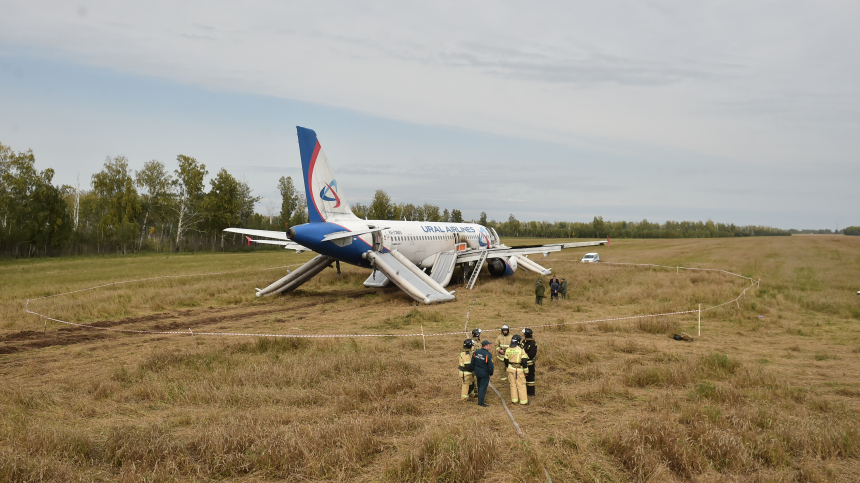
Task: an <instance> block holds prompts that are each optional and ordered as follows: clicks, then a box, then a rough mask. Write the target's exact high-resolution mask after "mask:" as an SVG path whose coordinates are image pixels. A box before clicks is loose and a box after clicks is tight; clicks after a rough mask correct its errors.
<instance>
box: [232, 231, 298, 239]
mask: <svg viewBox="0 0 860 483" xmlns="http://www.w3.org/2000/svg"><path fill="white" fill-rule="evenodd" d="M224 231H226V232H230V233H240V234H242V235H251V236H262V237H265V238H274V239H275V240H289V238H287V233H286V232H283V231H271V230H252V229H251V228H225V229H224Z"/></svg>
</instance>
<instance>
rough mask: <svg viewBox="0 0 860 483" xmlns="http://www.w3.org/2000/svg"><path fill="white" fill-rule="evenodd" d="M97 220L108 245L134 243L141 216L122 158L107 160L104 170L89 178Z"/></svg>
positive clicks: (125, 160) (124, 247) (134, 191)
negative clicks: (97, 215)
mask: <svg viewBox="0 0 860 483" xmlns="http://www.w3.org/2000/svg"><path fill="white" fill-rule="evenodd" d="M92 185H93V194H95V196H96V200H97V206H96V209H97V210H98V212H99V214H100V215H101V216H100V218H101V219H100V220H99V228H100V230H101V233H102V234H103V236H104V237H105V238H106V239H108V240H109V241H111V242H113V243H116V244H117V245H119V246H120V247H122V253H125V252H126V246H127V245H128V244H130V243H134V240H135V238H136V235H137V229H138V221H139V218H140V214H141V206H140V199H139V198H138V196H137V190H136V189H135V188H134V180H133V179H132V177H131V174H130V173H129V169H128V159H127V158H126V157H125V156H116V157H114V158H110V157H108V158H107V159H105V162H104V169H102V171H100V172H98V173H96V174H94V175H93V177H92Z"/></svg>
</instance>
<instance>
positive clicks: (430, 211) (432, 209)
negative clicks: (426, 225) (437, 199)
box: [419, 203, 442, 221]
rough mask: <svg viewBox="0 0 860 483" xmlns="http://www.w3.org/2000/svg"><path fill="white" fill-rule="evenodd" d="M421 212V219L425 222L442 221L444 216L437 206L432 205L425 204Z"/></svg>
mask: <svg viewBox="0 0 860 483" xmlns="http://www.w3.org/2000/svg"><path fill="white" fill-rule="evenodd" d="M419 211H421V219H422V220H424V221H441V220H442V215H441V214H440V213H439V207H438V206H436V205H431V204H430V203H424V205H423V206H422V207H421V208H420V210H419Z"/></svg>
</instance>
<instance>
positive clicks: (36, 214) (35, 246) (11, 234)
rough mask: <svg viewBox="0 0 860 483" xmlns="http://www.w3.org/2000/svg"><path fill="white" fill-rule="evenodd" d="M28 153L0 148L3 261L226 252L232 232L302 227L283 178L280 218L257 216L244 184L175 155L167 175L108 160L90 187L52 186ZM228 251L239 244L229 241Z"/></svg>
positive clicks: (295, 198) (154, 165) (154, 167)
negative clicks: (230, 229)
mask: <svg viewBox="0 0 860 483" xmlns="http://www.w3.org/2000/svg"><path fill="white" fill-rule="evenodd" d="M35 162H36V160H35V157H34V156H33V152H32V151H27V152H17V153H16V152H14V151H13V150H12V149H11V148H10V147H8V146H4V145H3V144H0V254H2V255H3V256H7V257H13V258H20V257H31V256H54V255H76V254H90V253H129V252H139V251H142V250H148V251H158V252H168V251H188V250H192V251H194V250H215V249H224V248H225V237H224V234H223V231H222V230H223V229H224V228H227V227H231V226H241V227H250V228H259V229H264V230H279V229H280V230H283V227H282V223H281V220H288V221H287V223H288V224H301V223H305V222H306V221H307V214H306V210H305V201H304V195H302V194H301V193H299V192H298V191H297V190H296V189H295V186H294V184H293V182H292V179H291V178H289V177H286V178H285V177H281V179H280V180H279V182H278V183H279V188H280V190H281V195H282V198H283V200H284V203H283V205H282V207H281V210H280V212H279V213H277V214H275V213H269V214H268V215H262V214H259V213H256V212H255V209H254V208H255V204H256V203H257V202H258V201H259V200H260V198H259V197H256V196H254V195H253V194H252V191H251V188H250V187H249V186H248V184H247V183H246V182H244V181H241V180H238V179H236V178H235V177H234V176H233V175H231V174H230V173H228V172H227V170H225V169H222V170H220V171H219V172H218V173H217V174H215V176H214V177H213V178H212V179H211V180H210V181H209V186H208V190H207V186H206V183H205V179H206V176H207V175H208V174H209V171H208V170H207V169H206V165H205V164H203V163H201V162H199V161H198V160H197V159H195V158H193V157H191V156H186V155H182V154H180V155H178V156H177V157H176V165H175V167H174V169H173V170H172V171H171V170H170V169H169V168H168V167H167V166H166V165H165V164H164V163H162V162H161V161H157V160H152V161H147V162H146V163H144V165H143V168H142V169H141V170H139V171H132V169H131V168H130V167H129V162H128V159H127V158H126V157H125V156H115V157H108V158H107V159H105V161H104V165H103V169H102V170H101V171H99V172H98V173H96V174H93V175H92V177H91V179H90V183H89V185H90V188H89V189H81V187H80V182H78V184H77V186H69V185H63V186H55V185H54V184H53V183H52V180H53V177H54V170H53V169H50V168H49V169H45V170H43V171H39V170H37V169H36V167H35ZM229 241H230V244H231V245H236V244H238V243H241V241H242V240H238V242H237V241H236V240H235V239H234V237H232V236H231V237H230V238H229Z"/></svg>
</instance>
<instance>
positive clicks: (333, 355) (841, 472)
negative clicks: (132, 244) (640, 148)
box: [0, 235, 860, 482]
mask: <svg viewBox="0 0 860 483" xmlns="http://www.w3.org/2000/svg"><path fill="white" fill-rule="evenodd" d="M533 241H534V240H533ZM533 241H530V240H507V242H508V243H509V244H514V243H516V244H528V243H531V242H533ZM539 242H546V240H539ZM598 251H599V252H600V257H601V260H603V261H606V262H632V263H654V264H661V265H667V266H672V267H674V266H682V267H707V268H720V269H725V270H729V271H732V272H735V273H739V274H742V275H745V276H749V277H753V278H755V279H761V285H760V286H759V287H757V288H754V289H751V290H749V291H748V292H747V293H746V294H745V295H744V296H743V297H742V298H741V299H740V300H739V303H738V304H730V305H726V306H724V307H721V308H719V309H716V310H709V311H705V312H704V313H703V315H702V336H701V337H696V339H695V341H693V342H681V341H675V340H672V339H671V338H670V337H669V335H670V334H672V333H675V332H678V331H685V332H687V333H690V334H692V335H694V336H695V335H696V314H685V315H681V316H668V317H656V318H642V319H633V320H623V321H604V322H590V323H583V324H579V323H577V322H583V321H593V320H598V319H606V318H612V317H624V316H631V315H645V314H654V313H665V312H674V311H686V310H694V309H696V308H697V307H698V305H699V304H702V307H703V308H707V307H710V306H714V305H718V304H721V303H723V302H726V301H728V300H732V299H734V298H735V297H737V296H738V294H740V293H741V291H743V289H744V288H746V287H747V286H748V285H749V282H748V281H747V280H744V279H739V278H736V277H731V276H728V275H725V274H720V273H715V272H698V271H684V270H678V271H676V270H674V269H659V268H641V267H639V268H637V267H627V266H617V265H611V264H581V263H578V259H579V257H581V256H582V254H583V253H584V252H585V250H566V251H564V252H562V253H556V254H553V255H551V256H550V257H548V258H545V259H539V260H538V262H539V263H542V264H543V265H544V266H548V267H553V269H554V273H557V274H558V275H559V276H564V277H566V278H567V279H568V281H569V282H570V295H569V298H570V300H568V301H565V302H562V303H557V304H549V303H548V302H547V303H546V304H545V305H544V306H542V307H540V306H536V305H535V304H534V296H533V285H534V281H535V277H534V276H532V275H530V274H527V273H523V272H518V273H517V274H516V275H515V276H513V277H509V278H505V279H492V278H490V277H489V276H482V278H481V279H480V280H479V281H478V284H477V285H476V288H475V289H474V290H472V291H466V290H461V289H462V287H459V286H452V287H451V288H452V289H457V290H459V291H458V293H457V299H456V300H455V301H454V302H451V303H447V304H443V305H435V306H416V305H413V304H412V303H411V299H409V298H408V297H407V296H406V295H404V294H402V293H401V292H400V291H399V290H397V289H386V290H381V291H380V290H373V289H366V288H364V287H363V286H362V285H361V282H362V281H363V280H364V279H365V278H366V277H367V275H368V272H367V271H365V270H359V269H357V268H354V267H346V266H345V267H344V276H343V278H342V279H340V280H338V278H337V277H336V275H335V271H334V270H326V271H324V272H323V273H322V274H320V275H319V276H317V277H316V278H315V279H313V280H312V281H311V282H309V283H307V284H305V285H304V286H303V287H302V288H301V290H299V291H297V292H295V293H293V294H290V295H287V296H282V297H265V298H256V297H254V290H253V289H254V287H263V286H265V285H267V284H269V283H270V282H272V281H273V280H275V279H277V278H280V277H281V276H282V275H283V274H284V273H285V270H286V269H285V268H279V269H275V270H266V269H268V268H272V267H284V266H290V265H294V264H299V263H302V262H304V261H306V260H308V259H310V258H311V255H310V254H302V255H296V254H291V253H281V252H275V251H264V252H255V253H234V254H194V255H191V254H188V255H185V254H183V255H170V256H165V255H158V256H155V255H142V256H125V257H101V258H89V257H87V258H84V257H82V258H73V259H61V260H45V259H40V260H24V261H3V262H0V310H2V312H0V313H2V314H3V316H2V320H0V378H2V379H0V380H2V382H3V384H2V386H0V481H70V480H71V481H74V480H82V481H92V480H104V481H116V480H119V481H175V480H182V481H185V480H210V479H229V480H234V479H240V480H241V479H254V480H280V479H291V480H296V481H403V482H407V481H485V482H508V481H516V482H519V481H544V479H545V478H544V468H545V469H546V471H547V472H548V473H549V475H550V476H551V477H552V479H553V481H555V482H561V481H631V480H632V481H690V480H692V481H811V482H814V481H846V482H848V481H860V418H858V412H860V364H858V363H860V297H858V296H857V295H855V293H856V292H857V290H860V237H844V236H824V235H818V236H792V237H773V238H746V239H702V240H689V239H685V240H618V241H613V242H612V245H611V246H610V247H601V248H600V249H599V250H598ZM189 274H197V275H194V276H185V275H189ZM204 274H205V275H204ZM176 275H182V276H181V277H175V278H167V277H168V276H176ZM485 275H486V274H485ZM150 277H162V278H158V279H150V280H147V281H140V282H132V283H118V284H113V282H122V281H128V280H135V279H142V278H150ZM102 284H110V285H108V286H105V287H102V288H98V289H95V290H89V291H83V292H78V293H74V294H69V295H63V296H58V297H52V298H45V299H40V300H35V301H32V302H30V309H31V310H34V311H36V312H39V313H42V314H46V315H49V316H51V317H54V318H57V319H62V320H68V321H75V322H80V323H87V324H93V325H96V326H99V327H105V328H113V329H143V330H155V331H189V330H190V331H193V332H195V333H200V332H231V333H242V332H251V333H257V334H295V335H308V334H412V333H420V332H421V331H422V330H423V331H424V333H427V334H430V333H441V332H456V331H462V330H463V328H464V326H465V324H466V314H467V312H469V311H470V308H471V311H470V312H469V324H468V327H469V329H471V328H473V327H480V328H482V329H485V330H488V329H492V330H494V331H496V330H498V328H499V327H500V326H501V325H502V324H505V323H507V324H509V325H511V326H513V327H523V326H531V327H536V326H540V325H547V324H565V325H555V326H553V327H547V328H536V329H535V338H536V339H537V341H538V344H539V355H538V362H537V363H538V379H537V396H536V397H535V398H533V399H532V405H531V406H528V407H512V408H511V410H512V412H513V414H514V416H515V417H516V419H517V422H518V423H519V425H520V426H521V427H522V429H523V431H524V433H525V440H520V438H519V437H518V436H517V434H516V431H515V430H514V428H513V426H512V424H511V422H510V420H509V419H508V417H507V415H506V414H505V412H504V410H503V408H502V405H501V403H500V401H499V400H498V398H497V397H496V396H495V395H494V394H492V392H490V393H489V394H488V401H489V403H490V404H491V407H490V408H479V407H477V405H475V404H473V403H469V404H467V403H462V402H461V401H460V400H459V390H460V388H459V380H458V379H457V376H456V374H457V372H456V359H457V353H458V350H459V348H460V346H461V344H462V340H463V339H464V335H463V334H462V333H460V334H455V335H450V336H439V337H428V338H426V352H425V349H424V342H425V340H424V339H422V338H421V337H375V338H358V337H355V338H313V339H296V338H289V339H287V338H261V337H253V336H200V335H198V336H191V335H190V332H189V335H158V334H136V333H123V332H114V331H105V330H96V329H88V328H77V327H70V326H64V325H61V324H58V323H55V322H48V323H47V324H46V323H45V320H44V319H41V318H39V317H36V316H33V315H29V314H27V313H26V312H25V310H24V308H25V305H26V302H27V299H33V298H38V297H43V296H48V295H53V294H58V293H62V292H67V291H73V290H80V289H83V288H87V287H92V286H96V285H102ZM485 335H486V337H485V338H489V339H490V340H492V339H494V338H495V336H496V335H497V332H488V333H487V334H485ZM498 372H499V371H498V369H497V373H498ZM492 382H493V384H494V385H495V386H496V387H497V388H498V389H499V390H500V392H501V393H502V395H503V396H504V397H507V395H508V388H507V387H506V386H504V385H501V384H499V381H498V377H497V376H496V377H494V378H493V380H492ZM491 396H492V397H491Z"/></svg>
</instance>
